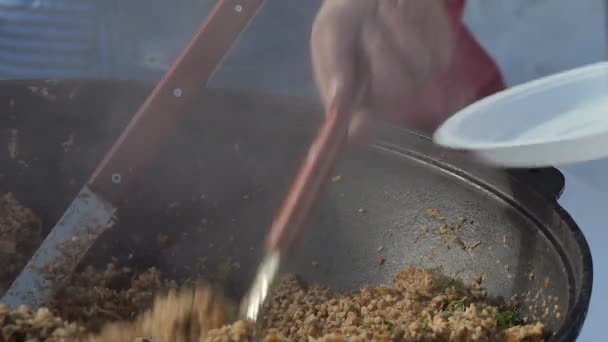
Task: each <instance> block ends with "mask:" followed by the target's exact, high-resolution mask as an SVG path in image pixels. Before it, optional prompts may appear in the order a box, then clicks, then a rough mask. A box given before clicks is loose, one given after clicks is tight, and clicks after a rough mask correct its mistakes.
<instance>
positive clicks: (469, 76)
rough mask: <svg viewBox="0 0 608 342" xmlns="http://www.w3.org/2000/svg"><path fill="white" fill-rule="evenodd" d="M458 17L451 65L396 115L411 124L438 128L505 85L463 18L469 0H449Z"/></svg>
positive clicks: (455, 17)
mask: <svg viewBox="0 0 608 342" xmlns="http://www.w3.org/2000/svg"><path fill="white" fill-rule="evenodd" d="M445 1H446V5H447V6H448V10H449V11H450V14H451V15H452V17H453V18H454V21H453V32H454V35H455V48H454V51H453V57H452V60H451V62H450V64H449V66H448V67H447V68H446V70H444V71H443V72H442V73H441V74H440V75H438V76H437V77H436V78H435V79H434V80H433V82H431V84H430V85H429V86H428V87H427V88H426V89H424V90H423V91H422V92H421V93H420V94H417V96H414V97H413V98H412V99H411V101H410V102H409V103H408V105H407V108H406V109H405V112H404V113H400V114H398V113H395V114H396V115H394V116H393V117H392V118H389V119H393V121H395V122H396V123H398V124H402V125H405V126H407V127H412V128H419V129H423V130H426V131H434V129H435V128H437V126H438V125H439V124H440V123H441V122H443V120H445V119H447V118H448V117H449V116H450V115H452V114H453V113H455V112H456V111H458V110H459V109H462V108H464V107H465V106H467V105H468V104H470V103H472V102H475V101H476V100H479V99H481V98H483V97H486V96H488V95H491V94H493V93H495V92H498V91H500V90H502V89H504V88H505V85H504V81H503V78H502V75H501V73H500V70H499V69H498V66H497V65H496V63H495V62H494V60H493V59H492V58H491V57H490V55H489V54H488V53H487V52H486V51H485V49H484V48H483V47H482V46H481V45H480V44H479V42H478V41H477V40H476V39H475V37H474V36H473V34H472V33H471V32H470V31H469V29H468V28H467V27H466V26H465V24H464V22H463V21H462V16H463V12H464V6H465V0H445Z"/></svg>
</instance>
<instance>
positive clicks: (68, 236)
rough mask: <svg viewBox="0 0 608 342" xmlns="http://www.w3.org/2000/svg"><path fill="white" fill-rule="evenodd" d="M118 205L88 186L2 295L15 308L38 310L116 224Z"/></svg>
mask: <svg viewBox="0 0 608 342" xmlns="http://www.w3.org/2000/svg"><path fill="white" fill-rule="evenodd" d="M115 212H116V207H115V206H114V205H112V204H111V203H109V202H108V201H106V200H104V199H103V198H102V197H101V196H99V195H97V194H96V193H95V192H94V191H93V190H91V189H90V188H89V186H87V185H85V186H84V187H83V188H82V189H81V190H80V192H79V193H78V195H77V196H76V198H75V199H74V200H73V201H72V203H71V204H70V206H69V207H68V208H67V210H66V211H65V212H64V214H63V216H62V217H61V219H60V220H59V222H57V224H56V225H55V227H53V229H52V230H51V231H50V232H49V235H48V236H47V237H46V239H45V240H44V241H43V242H42V244H41V245H40V247H39V248H38V250H37V251H36V253H35V254H34V255H33V256H32V258H31V259H30V261H29V262H28V264H27V265H26V266H25V267H24V268H23V270H22V271H21V274H19V276H18V277H17V278H16V279H15V281H14V282H13V284H12V285H11V287H10V288H9V289H8V291H7V292H6V293H5V294H4V296H3V297H2V302H3V303H6V304H8V305H9V306H10V307H12V308H16V307H18V306H19V305H21V304H24V305H27V306H28V307H30V308H32V309H35V308H38V307H39V306H41V305H44V304H45V303H48V301H49V300H50V299H51V296H52V295H53V293H54V291H55V290H56V289H57V287H58V286H59V285H61V284H62V282H63V281H65V280H66V278H67V277H69V276H70V275H71V274H72V273H73V271H74V269H75V268H76V266H78V263H79V262H80V260H81V259H82V258H83V257H84V256H85V254H86V252H87V251H88V250H89V248H90V247H91V246H92V245H93V243H94V242H95V240H96V239H97V237H98V236H99V235H101V234H102V233H103V232H104V231H105V230H106V229H107V228H109V227H110V226H111V225H112V224H113V217H114V213H115Z"/></svg>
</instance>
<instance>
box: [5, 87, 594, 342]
mask: <svg viewBox="0 0 608 342" xmlns="http://www.w3.org/2000/svg"><path fill="white" fill-rule="evenodd" d="M57 87H59V88H60V90H61V91H59V90H58V91H52V89H51V91H50V93H51V94H53V95H54V96H55V98H54V99H53V100H52V101H51V100H48V99H47V100H44V101H43V100H41V99H39V98H38V97H37V95H36V94H33V95H29V96H32V97H33V98H29V97H28V95H27V86H26V85H24V86H23V89H22V88H18V91H16V90H11V91H13V92H16V93H17V94H18V95H19V96H18V97H17V98H18V101H23V102H24V103H28V105H27V107H26V109H23V111H24V112H23V113H17V114H19V115H20V116H19V118H20V119H19V125H22V126H24V127H23V132H27V133H24V135H23V139H22V140H23V141H22V144H23V151H24V153H27V148H28V146H29V145H28V143H27V141H28V139H30V140H31V143H30V145H31V146H29V148H31V149H32V150H33V149H38V150H40V151H43V152H38V158H39V160H40V161H39V163H40V164H41V165H42V164H44V163H48V164H49V165H46V164H44V165H46V166H45V167H46V169H45V170H46V171H45V172H38V173H36V171H35V170H36V169H34V168H31V169H28V170H25V171H23V170H21V171H19V170H16V171H14V172H12V171H10V172H6V173H5V176H4V178H3V179H4V183H3V184H5V186H4V188H5V190H12V191H14V192H16V193H18V194H19V193H20V194H21V198H23V199H24V200H23V201H24V203H26V204H28V205H30V206H32V207H34V208H35V209H37V210H39V211H41V212H44V211H45V210H46V211H48V213H46V217H45V219H46V220H45V226H49V225H52V223H54V222H52V221H53V220H54V219H55V217H56V216H58V215H59V214H60V213H61V209H62V208H63V206H65V205H67V203H69V200H71V198H70V194H71V193H72V192H74V191H77V189H78V188H79V185H80V184H82V183H79V182H84V181H85V180H86V177H87V176H88V174H90V172H91V171H92V168H93V167H94V166H95V164H96V162H97V161H98V159H99V158H101V157H102V156H103V154H104V152H105V151H106V150H107V148H108V147H109V145H110V144H111V143H112V141H113V139H114V138H115V137H116V136H117V135H118V133H119V132H120V129H121V128H122V127H124V124H125V123H126V121H127V120H128V118H129V117H130V115H131V114H132V113H133V111H134V109H135V108H137V105H139V103H141V101H142V100H143V98H144V97H145V95H146V92H147V91H148V90H149V88H146V87H137V86H133V85H130V86H121V87H116V85H112V84H104V83H98V84H78V83H76V84H69V83H68V84H60V85H58V86H57ZM61 87H63V88H61ZM13 88H14V87H13ZM8 89H9V88H7V89H5V90H6V91H5V92H4V94H7V92H8V91H9V90H8ZM10 89H12V88H10ZM74 94H75V95H74ZM7 96H8V95H7ZM14 97H15V96H14ZM7 100H8V99H7ZM26 101H27V102H26ZM87 106H88V107H87ZM17 108H19V107H17ZM86 108H89V109H90V112H87V111H86V110H85V109H86ZM191 108H192V109H191V112H190V113H188V115H187V116H186V119H185V121H184V122H183V124H182V125H181V126H180V127H179V129H178V130H177V131H176V133H175V134H174V136H173V137H172V138H171V140H170V141H169V142H168V143H167V144H166V146H165V147H164V148H163V150H162V151H160V152H159V154H158V156H159V158H158V159H157V161H156V162H155V163H154V165H151V167H150V168H149V170H147V172H146V174H145V176H144V178H143V179H142V180H141V182H140V184H139V186H138V189H137V190H136V191H134V192H133V194H132V196H131V197H130V198H129V199H128V200H127V201H126V203H124V204H123V205H122V206H121V209H120V210H119V213H118V222H117V225H116V226H115V228H113V229H112V230H110V231H108V232H107V233H106V234H105V235H104V236H102V237H101V238H100V240H98V242H97V243H96V245H95V246H94V247H93V248H92V249H91V251H90V252H89V254H88V256H87V259H86V260H85V262H84V264H104V263H107V262H108V261H109V260H110V259H111V258H115V260H118V261H119V262H121V263H122V262H124V263H125V264H129V265H130V267H133V268H135V269H137V268H139V269H144V268H147V267H150V266H155V267H158V268H160V270H161V271H162V273H163V274H164V275H165V276H167V277H169V278H195V277H204V278H207V279H211V280H213V281H215V282H218V283H220V284H222V285H223V286H224V287H225V289H226V291H227V293H228V294H229V295H231V296H233V297H235V298H239V297H240V296H242V295H243V293H244V292H245V291H246V290H247V287H248V286H249V284H250V281H251V279H252V278H253V275H254V271H255V270H256V268H257V265H258V262H259V261H260V258H261V256H262V250H261V248H260V246H261V243H262V241H263V239H264V234H265V233H266V232H267V230H268V228H269V227H270V224H271V221H272V218H273V214H274V213H275V211H276V209H277V208H278V206H279V205H280V202H281V201H282V200H283V196H284V195H285V192H286V191H287V187H288V185H289V182H290V181H291V180H292V177H293V175H294V173H295V171H296V169H297V166H298V165H299V163H300V161H301V158H302V157H303V156H304V153H305V151H306V149H307V147H308V144H309V143H310V141H311V138H312V135H313V133H314V129H315V128H316V127H317V125H318V122H319V119H320V111H319V110H318V108H316V107H311V106H308V105H298V104H294V103H291V102H290V101H283V100H280V99H273V98H265V97H258V96H254V95H243V94H238V93H232V92H227V91H219V90H210V91H207V92H205V94H203V95H202V96H201V99H200V103H197V104H194V105H193V106H192V107H191ZM35 111H38V113H36V114H37V115H40V112H42V113H43V114H46V115H47V116H46V117H45V119H44V120H46V121H45V122H43V123H40V121H36V119H34V117H35V116H34V112H35ZM83 113H84V114H83ZM53 118H54V120H53ZM38 120H40V119H38ZM25 126H27V127H25ZM26 128H27V129H26ZM47 131H48V132H51V133H48V134H46V135H45V134H44V133H43V132H47ZM52 132H58V133H57V134H55V133H52ZM70 132H73V133H74V134H75V135H76V136H77V137H82V139H80V140H78V141H79V143H80V144H79V145H77V147H76V148H77V149H75V151H74V153H73V154H72V155H70V156H66V155H65V154H64V153H63V151H62V149H61V142H62V141H64V140H65V137H66V136H68V135H69V133H70ZM380 133H381V134H380V137H381V139H380V141H379V142H378V144H376V145H374V146H371V147H369V148H360V147H359V148H355V147H351V148H348V149H346V151H345V153H344V155H343V156H342V157H341V159H340V161H339V163H338V165H337V166H336V168H335V171H334V173H333V178H332V180H331V181H330V182H329V183H328V186H327V191H326V193H325V194H324V196H323V198H322V199H321V201H320V203H318V205H317V207H316V209H315V210H314V214H313V217H312V218H311V220H310V221H309V223H308V227H307V233H306V235H305V236H304V238H303V240H302V241H301V242H300V244H299V245H298V246H297V248H295V249H294V253H293V254H292V255H290V256H286V260H287V263H286V265H285V266H284V268H285V271H287V272H294V273H296V274H298V275H299V276H301V277H302V278H303V279H304V280H306V281H308V282H310V283H316V284H320V285H325V286H329V287H331V288H333V289H336V290H357V289H358V288H361V287H363V286H367V285H378V284H381V283H388V282H390V281H391V279H392V277H393V276H394V275H395V274H396V273H397V272H398V271H400V270H401V269H403V268H404V267H406V266H415V267H423V268H440V269H441V270H442V271H443V272H444V273H446V274H447V275H450V276H452V277H457V278H460V279H462V280H463V281H464V282H465V283H470V282H471V281H472V279H473V278H479V277H481V278H482V279H483V283H482V286H484V287H485V288H486V289H487V290H488V293H489V295H490V296H493V297H503V298H505V299H506V300H509V299H511V298H515V297H514V296H516V297H517V299H518V300H520V301H521V304H522V305H521V308H522V316H528V317H529V319H530V320H534V318H535V317H536V319H538V320H541V321H543V322H544V323H546V325H547V326H548V328H549V329H550V330H552V331H555V332H556V336H557V337H559V338H565V337H568V336H570V337H572V338H574V337H575V336H576V334H577V333H578V330H579V329H580V325H581V324H582V321H583V320H584V317H585V313H586V310H587V307H588V302H589V295H590V290H591V261H590V256H589V250H588V247H587V245H586V243H585V241H584V238H583V237H582V235H581V234H580V231H579V230H578V228H577V227H576V224H575V223H574V222H573V221H572V220H571V219H569V217H568V216H567V214H566V215H565V216H564V213H562V212H560V211H559V208H557V207H556V206H555V199H554V198H548V197H547V196H543V195H541V194H539V193H538V192H537V191H534V190H533V189H530V187H529V186H527V185H526V184H524V183H522V182H521V181H520V180H518V179H516V178H514V177H512V175H510V174H508V173H506V172H504V171H499V170H489V169H485V168H482V167H481V166H478V165H476V164H474V163H472V161H471V160H470V159H468V158H467V157H466V156H462V155H456V154H453V153H446V152H445V151H443V150H440V149H438V148H436V147H434V146H433V145H432V142H431V141H430V140H429V139H427V138H424V137H420V136H418V135H415V134H412V133H409V132H405V131H402V130H396V129H386V130H382V131H381V132H380ZM25 134H27V135H25ZM28 137H29V138H28ZM51 137H54V139H55V140H57V141H50V140H49V141H46V140H45V139H47V140H48V139H50V138H51ZM47 146H48V147H47ZM57 156H59V157H57ZM4 162H6V163H7V164H9V161H4ZM25 176H27V177H29V178H28V180H27V181H26V180H25V178H23V177H25ZM72 183H75V184H76V185H68V184H72ZM43 185H44V186H43ZM40 189H45V190H44V191H42V190H40ZM28 198H29V200H28ZM64 202H65V203H64ZM159 236H162V237H163V239H162V240H163V241H166V242H167V243H163V244H162V246H161V245H159ZM379 260H382V262H379ZM548 305H551V310H549V313H548V314H545V308H546V307H547V306H548ZM555 305H557V306H558V307H559V311H560V312H561V313H562V317H561V319H558V318H557V317H556V315H555V311H554V310H553V308H554V307H555ZM566 322H570V323H568V324H567V323H566ZM573 326H574V327H573ZM560 336H561V337H560ZM564 336H565V337H564ZM566 340H567V338H566Z"/></svg>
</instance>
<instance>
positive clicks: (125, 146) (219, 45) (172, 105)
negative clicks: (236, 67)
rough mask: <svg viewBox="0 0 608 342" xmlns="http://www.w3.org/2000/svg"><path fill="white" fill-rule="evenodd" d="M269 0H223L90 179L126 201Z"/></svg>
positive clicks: (114, 199) (101, 189)
mask: <svg viewBox="0 0 608 342" xmlns="http://www.w3.org/2000/svg"><path fill="white" fill-rule="evenodd" d="M262 2H263V0H219V1H218V2H217V4H216V5H215V7H214V8H213V10H212V11H211V13H210V14H209V15H208V16H207V18H206V19H205V22H204V23H203V24H202V25H201V27H200V29H199V30H198V32H197V33H196V34H195V35H194V37H193V38H192V40H191V41H190V43H189V44H188V46H186V48H185V49H184V50H183V51H182V53H181V55H180V56H179V57H178V58H177V60H176V62H175V63H174V64H173V66H172V67H171V68H170V69H169V71H167V73H166V74H165V76H164V77H163V78H162V80H161V81H160V82H159V83H158V85H157V86H156V88H154V90H153V91H152V93H151V94H150V95H149V96H148V98H147V99H146V101H145V102H144V103H143V105H142V106H141V107H140V108H139V110H138V111H137V112H136V113H135V115H134V116H133V118H132V119H131V121H130V122H129V124H128V125H127V127H126V128H125V130H124V131H123V132H122V134H121V135H120V137H119V138H118V140H117V141H116V142H115V143H114V145H113V146H112V148H111V149H110V151H109V152H108V153H107V154H106V156H105V157H104V159H103V160H102V162H101V163H100V164H99V166H98V167H97V169H96V170H95V171H94V173H93V175H92V176H91V179H90V180H89V185H90V186H91V187H92V188H93V189H94V190H95V191H96V192H98V193H101V194H102V195H103V196H104V197H106V198H107V199H108V200H110V201H112V202H117V201H121V200H122V199H123V198H124V196H125V195H126V194H128V193H129V191H130V190H131V188H132V186H133V184H134V182H135V181H136V179H137V177H138V176H139V174H140V173H141V172H142V170H143V169H144V168H145V167H146V166H147V165H148V164H149V163H150V162H151V161H152V160H153V158H154V157H155V155H156V153H157V152H158V150H159V148H160V146H161V145H162V144H163V143H164V142H165V141H166V139H167V138H168V137H169V136H170V135H171V133H172V132H173V129H174V128H175V126H176V124H177V123H178V122H179V118H180V114H181V112H182V110H183V109H184V107H185V106H187V105H188V104H190V103H192V100H193V99H195V98H196V97H197V96H198V95H199V94H200V92H201V90H202V89H203V88H204V86H205V85H206V83H207V82H208V80H209V78H210V77H211V75H212V73H213V72H214V71H215V70H216V68H217V66H218V65H219V64H220V62H221V61H222V59H223V58H224V56H225V55H226V53H227V52H228V51H229V50H230V48H231V47H232V45H233V43H234V42H235V41H236V40H237V38H238V37H239V35H240V34H241V33H242V32H243V30H244V29H245V28H246V26H247V25H248V24H249V22H250V21H251V19H252V18H253V17H254V16H255V14H256V13H257V11H258V9H259V8H260V6H261V5H262Z"/></svg>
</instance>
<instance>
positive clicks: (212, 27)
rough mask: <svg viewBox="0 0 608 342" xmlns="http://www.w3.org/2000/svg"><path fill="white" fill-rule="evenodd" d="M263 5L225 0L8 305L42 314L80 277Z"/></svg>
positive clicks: (88, 186) (257, 1) (94, 178)
mask: <svg viewBox="0 0 608 342" xmlns="http://www.w3.org/2000/svg"><path fill="white" fill-rule="evenodd" d="M262 2H263V0H219V1H218V2H217V4H216V5H215V7H214V8H213V9H212V11H211V13H210V14H209V15H208V16H207V18H206V20H205V21H204V23H203V24H202V25H201V27H200V29H199V30H198V32H197V33H196V34H195V35H194V37H193V38H192V40H191V41H190V43H189V44H188V46H187V47H186V48H185V49H184V50H183V51H182V53H181V55H180V56H179V57H178V59H177V60H176V62H175V63H174V64H173V66H172V67H171V68H170V69H169V71H168V72H167V73H166V74H165V76H164V77H163V79H162V80H161V81H160V82H159V83H158V85H157V86H156V88H155V89H154V90H153V91H152V93H151V94H150V95H149V97H148V98H147V99H146V101H145V102H144V103H143V105H142V106H141V107H140V108H139V110H138V111H137V112H136V113H135V115H134V116H133V118H132V119H131V121H130V122H129V124H128V125H127V127H126V128H125V130H124V131H123V132H122V134H121V135H120V137H119V138H118V140H117V141H116V142H115V143H114V145H113V146H112V148H111V149H110V151H109V152H108V153H107V154H106V156H105V157H104V159H103V161H102V162H101V163H100V164H99V166H98V167H97V169H96V170H95V171H94V172H93V175H92V176H91V178H90V179H89V181H88V182H87V184H85V186H84V187H83V188H82V189H81V190H80V192H79V193H78V195H77V196H76V198H75V199H74V200H73V201H72V203H71V204H70V206H69V207H68V209H67V210H66V211H65V212H64V214H63V216H62V217H61V219H60V220H59V222H57V224H56V225H55V227H53V229H52V230H51V232H50V233H49V235H48V236H47V237H46V239H45V240H44V241H43V243H42V245H41V246H40V247H39V248H38V250H37V251H36V253H35V254H34V256H33V257H32V258H31V259H30V261H29V262H28V264H27V265H26V267H25V268H24V269H23V270H22V272H21V274H20V275H19V276H18V277H17V278H16V280H15V281H14V282H13V284H12V285H11V287H10V288H9V290H8V291H7V293H6V294H5V295H4V297H3V298H2V302H4V303H6V304H8V305H9V306H12V307H15V306H18V305H21V304H26V305H28V306H29V307H31V308H36V307H38V306H40V305H43V304H44V303H46V302H48V300H49V299H50V298H51V296H52V294H53V291H54V289H56V288H57V286H59V285H61V283H62V282H63V281H65V280H66V278H68V277H69V275H70V274H71V273H72V272H73V271H74V268H75V267H76V266H77V265H78V262H79V261H80V259H81V258H82V257H84V255H85V254H86V252H87V251H88V249H89V248H90V247H91V246H92V245H93V243H94V242H95V240H96V239H97V237H98V236H99V235H100V234H101V233H103V232H104V231H105V230H106V229H107V228H108V227H109V226H111V224H112V218H113V216H114V214H115V212H116V210H117V205H118V204H120V202H121V201H122V200H123V199H124V198H125V196H126V195H127V194H128V193H129V191H130V190H131V189H132V187H133V185H134V183H135V182H136V179H137V175H138V174H139V173H140V172H142V171H143V169H144V168H145V167H146V166H147V165H148V163H149V162H151V161H152V159H153V158H154V153H156V152H157V150H158V148H159V147H160V145H161V144H162V143H163V142H164V141H165V139H166V138H167V137H168V136H169V135H170V133H171V131H172V128H173V127H175V125H176V124H177V122H178V118H179V115H178V114H179V113H180V112H181V109H183V108H184V107H185V106H186V105H187V104H188V103H190V101H189V100H192V99H193V98H194V97H196V96H197V94H199V93H200V89H201V88H202V87H204V86H205V84H206V83H207V81H208V80H209V78H210V77H211V75H212V73H213V72H214V70H215V69H216V68H217V66H218V65H219V64H220V62H221V60H222V59H223V57H224V56H225V55H226V53H227V52H228V51H229V49H230V48H231V46H232V45H233V43H234V42H235V40H236V39H237V38H238V37H239V35H240V34H241V33H242V32H243V30H244V29H245V27H246V26H247V25H248V23H249V22H250V21H251V19H252V18H253V17H254V16H255V14H256V13H257V10H258V9H259V8H260V6H261V4H262Z"/></svg>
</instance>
